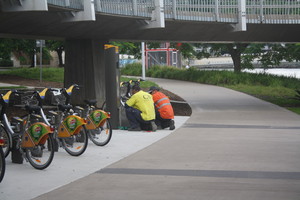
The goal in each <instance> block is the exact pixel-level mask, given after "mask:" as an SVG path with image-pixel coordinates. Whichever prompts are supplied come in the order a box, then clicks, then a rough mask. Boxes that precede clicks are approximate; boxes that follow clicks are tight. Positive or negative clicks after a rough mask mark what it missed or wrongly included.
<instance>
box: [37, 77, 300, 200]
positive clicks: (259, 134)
mask: <svg viewBox="0 0 300 200" xmlns="http://www.w3.org/2000/svg"><path fill="white" fill-rule="evenodd" d="M155 81H156V82H157V83H158V84H159V85H161V86H163V87H164V88H166V89H168V90H170V91H172V92H174V93H176V94H179V95H180V96H181V97H183V98H184V99H185V100H187V101H188V103H189V104H190V105H191V106H192V110H193V114H192V116H191V118H189V119H188V121H187V122H186V123H185V124H184V125H183V126H182V127H180V128H179V129H177V130H176V131H175V132H174V133H172V134H170V135H168V136H167V137H165V138H163V139H161V140H159V141H158V142H156V143H153V144H152V145H150V146H148V147H146V148H144V149H143V150H141V151H138V152H137V153H134V154H132V155H131V156H129V157H127V158H125V159H122V160H120V161H118V162H116V163H113V164H111V165H109V166H107V167H106V168H103V169H100V170H99V171H97V172H95V173H92V174H90V175H88V176H86V177H84V178H81V179H79V180H77V181H74V182H72V183H70V184H67V185H65V186H63V187H60V188H57V189H56V190H53V191H51V192H49V193H47V194H44V195H41V196H39V197H37V198H35V200H46V199H47V200H49V199H64V200H74V199H89V200H94V199H95V200H96V199H97V200H98V199H105V200H107V199H112V200H119V199H120V200H121V199H122V200H123V199H124V200H141V199H149V200H154V199H155V200H157V199H163V200H165V199H172V200H177V199H178V200H182V199H189V200H191V199H195V200H196V199H197V200H199V199H204V200H215V199H216V200H218V199H222V200H241V199H242V200H248V199H249V200H250V199H251V200H253V199H255V200H256V199H257V200H262V199H263V200H267V199H270V200H283V199H284V200H291V199H295V200H299V197H300V125H299V121H300V116H298V115H296V114H294V113H292V112H290V111H287V110H285V109H282V108H280V107H278V106H275V105H272V104H270V103H267V102H264V101H261V100H258V99H256V98H254V97H251V96H248V95H245V94H242V93H239V92H235V91H232V90H229V89H225V88H221V87H215V86H209V85H202V84H196V83H189V82H182V81H173V80H163V79H155ZM128 142H130V141H128Z"/></svg>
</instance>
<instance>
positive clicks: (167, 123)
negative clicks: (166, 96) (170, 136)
mask: <svg viewBox="0 0 300 200" xmlns="http://www.w3.org/2000/svg"><path fill="white" fill-rule="evenodd" d="M170 121H171V119H164V118H162V117H161V116H160V114H159V112H158V111H157V112H156V119H155V124H156V125H157V126H160V127H161V128H163V129H164V128H167V127H170Z"/></svg>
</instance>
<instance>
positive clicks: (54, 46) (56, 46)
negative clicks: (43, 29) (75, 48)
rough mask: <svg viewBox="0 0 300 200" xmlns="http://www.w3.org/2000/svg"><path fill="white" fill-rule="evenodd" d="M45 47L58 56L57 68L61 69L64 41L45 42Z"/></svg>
mask: <svg viewBox="0 0 300 200" xmlns="http://www.w3.org/2000/svg"><path fill="white" fill-rule="evenodd" d="M46 47H47V48H48V49H49V50H51V51H55V52H56V53H57V56H58V63H59V64H58V66H59V67H63V66H64V64H63V56H62V54H63V52H64V50H65V43H64V41H58V40H47V41H46Z"/></svg>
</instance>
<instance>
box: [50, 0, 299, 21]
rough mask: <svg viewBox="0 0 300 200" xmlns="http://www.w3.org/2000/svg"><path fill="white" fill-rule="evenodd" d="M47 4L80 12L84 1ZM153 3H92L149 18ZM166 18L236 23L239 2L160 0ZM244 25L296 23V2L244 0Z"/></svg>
mask: <svg viewBox="0 0 300 200" xmlns="http://www.w3.org/2000/svg"><path fill="white" fill-rule="evenodd" d="M47 1H48V3H49V4H52V5H56V6H61V7H65V8H72V9H78V10H82V9H84V7H83V1H86V0H47ZM154 1H155V0H93V2H94V5H95V11H96V12H99V13H104V14H113V15H124V16H134V17H144V18H150V17H151V14H152V11H153V10H154V9H155V3H154ZM163 1H164V7H163V9H164V14H165V18H166V19H175V20H188V21H210V22H225V23H237V22H238V20H239V18H238V14H239V1H241V0H163ZM246 22H247V23H267V24H281V23H284V24H299V23H300V0H246Z"/></svg>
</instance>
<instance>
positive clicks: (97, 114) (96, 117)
mask: <svg viewBox="0 0 300 200" xmlns="http://www.w3.org/2000/svg"><path fill="white" fill-rule="evenodd" d="M101 116H102V113H101V112H100V111H95V112H93V113H92V116H91V117H92V119H93V121H94V123H95V124H98V123H99V122H100V121H101Z"/></svg>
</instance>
